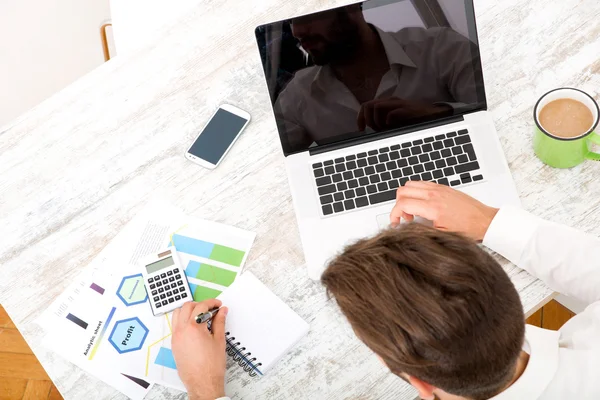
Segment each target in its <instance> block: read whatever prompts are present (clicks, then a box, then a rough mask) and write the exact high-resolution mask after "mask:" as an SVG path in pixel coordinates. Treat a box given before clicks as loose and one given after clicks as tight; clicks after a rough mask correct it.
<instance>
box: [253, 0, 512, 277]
mask: <svg viewBox="0 0 600 400" xmlns="http://www.w3.org/2000/svg"><path fill="white" fill-rule="evenodd" d="M442 5H444V6H443V7H442ZM255 34H256V39H257V43H258V47H259V51H260V56H261V59H262V64H263V69H264V73H265V79H266V83H267V88H268V90H269V95H270V98H271V102H272V105H273V112H274V115H275V120H276V123H277V129H278V132H279V138H280V141H281V146H282V149H283V153H284V155H285V165H286V168H287V175H288V179H289V185H290V188H291V192H292V198H293V203H294V209H295V212H296V216H297V219H298V225H299V230H300V236H301V239H302V246H303V249H304V253H305V256H306V263H307V268H308V274H309V276H310V277H311V278H313V279H319V278H320V275H321V273H322V272H323V270H324V268H325V266H326V265H327V262H328V261H329V260H330V259H331V258H332V257H334V256H335V255H336V254H337V253H339V252H340V251H341V250H342V249H343V248H344V246H345V245H347V244H349V243H351V242H353V241H355V240H357V239H359V238H362V237H365V236H367V235H372V234H375V233H376V232H377V231H379V230H380V229H382V228H385V227H387V226H388V224H389V213H390V211H391V210H392V208H393V206H394V204H395V198H396V191H397V189H398V187H401V186H403V185H405V184H406V182H408V181H411V180H422V181H430V182H436V183H438V184H441V185H447V186H450V187H453V188H455V189H457V190H460V191H463V192H465V193H467V194H469V195H471V196H473V197H475V198H476V199H478V200H480V201H482V202H484V203H486V204H489V205H492V206H496V207H499V206H502V205H506V204H514V205H519V198H518V195H517V191H516V188H515V185H514V182H513V179H512V177H511V174H510V170H509V168H508V165H507V162H506V159H505V158H504V155H503V152H502V147H501V145H500V142H499V140H498V136H497V134H496V129H495V128H494V123H493V120H492V116H491V114H490V113H489V112H488V111H487V102H486V97H485V88H484V82H483V74H482V66H481V59H480V54H479V45H478V39H477V29H476V24H475V14H474V10H473V2H472V0H456V1H453V2H445V3H438V2H434V3H432V2H430V1H424V0H369V1H364V2H361V3H354V4H350V5H347V6H343V7H338V8H334V9H329V10H325V11H320V12H316V13H312V14H307V15H302V16H298V17H293V18H289V19H286V20H282V21H277V22H273V23H269V24H265V25H261V26H259V27H257V28H256V30H255Z"/></svg>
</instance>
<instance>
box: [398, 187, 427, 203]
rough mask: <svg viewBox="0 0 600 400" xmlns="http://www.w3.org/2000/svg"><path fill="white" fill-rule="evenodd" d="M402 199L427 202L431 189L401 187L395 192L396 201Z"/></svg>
mask: <svg viewBox="0 0 600 400" xmlns="http://www.w3.org/2000/svg"><path fill="white" fill-rule="evenodd" d="M402 198H412V199H421V200H428V199H431V189H430V188H419V187H413V186H402V187H400V188H398V190H397V191H396V200H400V199H402Z"/></svg>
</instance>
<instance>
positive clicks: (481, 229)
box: [390, 181, 498, 241]
mask: <svg viewBox="0 0 600 400" xmlns="http://www.w3.org/2000/svg"><path fill="white" fill-rule="evenodd" d="M497 212H498V209H497V208H492V207H488V206H486V205H485V204H483V203H480V202H479V201H477V200H475V199H474V198H472V197H470V196H468V195H466V194H464V193H462V192H459V191H457V190H454V189H451V188H449V187H447V186H443V185H437V184H435V183H432V182H420V181H410V182H407V183H406V185H405V186H404V187H401V188H398V191H397V193H396V205H395V206H394V209H393V210H392V214H391V215H390V220H391V223H392V225H398V224H399V223H400V218H404V219H405V220H407V221H412V220H413V218H414V216H419V217H422V218H425V219H428V220H431V221H433V225H434V226H435V227H436V228H438V229H441V230H444V231H452V232H459V233H462V234H464V235H467V236H469V237H470V238H472V239H475V240H478V241H481V240H483V238H484V236H485V233H486V232H487V230H488V228H489V226H490V224H491V223H492V220H493V219H494V217H495V216H496V213H497Z"/></svg>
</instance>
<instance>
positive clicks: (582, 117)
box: [539, 98, 594, 138]
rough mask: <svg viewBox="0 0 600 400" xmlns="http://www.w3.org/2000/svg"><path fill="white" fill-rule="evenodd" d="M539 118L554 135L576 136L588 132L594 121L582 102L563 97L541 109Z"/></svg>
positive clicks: (544, 126) (562, 136)
mask: <svg viewBox="0 0 600 400" xmlns="http://www.w3.org/2000/svg"><path fill="white" fill-rule="evenodd" d="M539 120H540V125H542V127H543V128H544V129H545V130H547V131H548V132H549V133H551V134H552V135H554V136H558V137H561V138H575V137H578V136H581V135H583V134H584V133H587V131H588V130H589V129H590V128H591V127H592V124H593V123H594V116H593V115H592V112H591V111H590V109H589V108H588V107H587V106H586V105H585V104H583V103H582V102H580V101H577V100H575V99H569V98H563V99H558V100H553V101H551V102H549V103H548V104H546V105H545V106H544V107H543V108H542V109H541V110H540V115H539Z"/></svg>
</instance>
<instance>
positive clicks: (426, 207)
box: [390, 197, 437, 221]
mask: <svg viewBox="0 0 600 400" xmlns="http://www.w3.org/2000/svg"><path fill="white" fill-rule="evenodd" d="M403 213H404V214H407V215H409V216H413V215H416V216H419V217H422V218H425V219H428V220H431V221H435V219H436V217H437V212H436V209H435V208H434V207H433V206H432V204H431V203H430V202H428V201H427V200H422V199H415V198H408V197H402V198H400V199H399V200H397V201H396V205H395V206H394V208H393V209H392V212H391V214H390V221H399V219H400V218H401V217H402V216H403ZM409 218H410V219H408V220H411V219H412V218H411V217H409Z"/></svg>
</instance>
